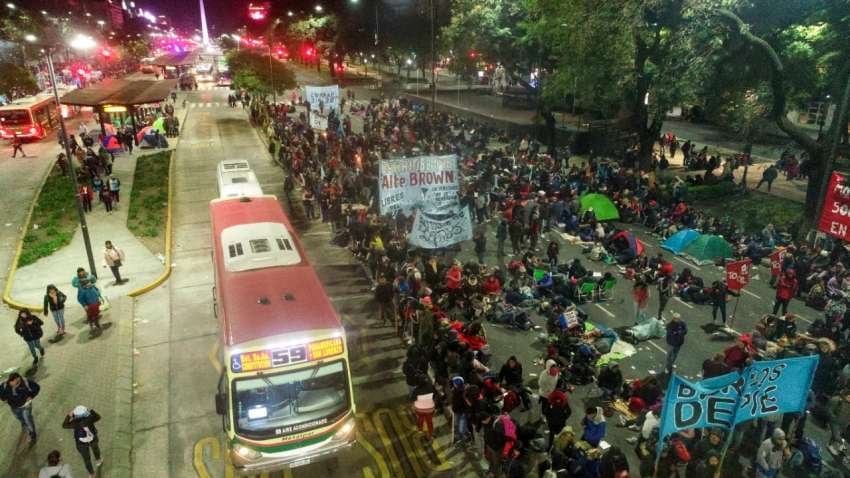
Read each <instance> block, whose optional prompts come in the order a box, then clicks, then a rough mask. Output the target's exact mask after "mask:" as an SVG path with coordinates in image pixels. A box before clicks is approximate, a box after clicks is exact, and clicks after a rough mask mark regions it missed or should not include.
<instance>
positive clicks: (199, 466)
mask: <svg viewBox="0 0 850 478" xmlns="http://www.w3.org/2000/svg"><path fill="white" fill-rule="evenodd" d="M207 446H209V447H210V458H211V459H213V460H218V459H220V457H221V444H220V443H219V441H218V439H217V438H215V437H206V438H202V439H200V440H198V441H197V443H195V450H194V458H193V464H194V465H195V472H197V473H198V477H199V478H210V473H209V470H207V465H206V463H204V449H205V448H206V447H207Z"/></svg>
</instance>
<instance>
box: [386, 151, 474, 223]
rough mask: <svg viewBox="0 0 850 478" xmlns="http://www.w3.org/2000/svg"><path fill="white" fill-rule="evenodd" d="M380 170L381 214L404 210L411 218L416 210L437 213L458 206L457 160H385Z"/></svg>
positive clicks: (450, 157)
mask: <svg viewBox="0 0 850 478" xmlns="http://www.w3.org/2000/svg"><path fill="white" fill-rule="evenodd" d="M378 167H379V169H380V172H379V178H378V191H379V198H380V200H381V214H391V215H395V214H396V213H397V212H398V211H399V210H401V211H402V212H403V213H404V214H405V215H410V214H411V213H412V212H413V209H418V210H423V211H427V212H431V213H437V212H439V211H446V210H447V209H450V208H452V207H453V206H456V205H457V203H458V189H459V181H460V175H459V174H458V170H457V156H454V155H448V156H417V157H415V158H401V159H384V160H381V161H380V162H379V163H378Z"/></svg>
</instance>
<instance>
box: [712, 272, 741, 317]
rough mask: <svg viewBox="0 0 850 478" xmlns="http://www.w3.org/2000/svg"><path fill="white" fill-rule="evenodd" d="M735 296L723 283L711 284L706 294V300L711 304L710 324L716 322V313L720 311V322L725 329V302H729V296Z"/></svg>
mask: <svg viewBox="0 0 850 478" xmlns="http://www.w3.org/2000/svg"><path fill="white" fill-rule="evenodd" d="M730 294H731V295H734V296H737V295H738V293H737V292H735V291H733V290H729V288H728V287H727V286H726V282H725V281H721V280H716V281H714V283H713V284H711V292H709V293H708V300H709V301H710V302H711V323H712V324H713V323H714V321H715V320H717V311H720V320H722V321H723V326H724V327H726V302H727V301H728V300H729V295H730Z"/></svg>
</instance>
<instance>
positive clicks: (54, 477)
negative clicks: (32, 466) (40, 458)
mask: <svg viewBox="0 0 850 478" xmlns="http://www.w3.org/2000/svg"><path fill="white" fill-rule="evenodd" d="M38 478H74V474H73V473H71V465H69V464H67V463H62V456H61V455H60V454H59V450H53V451H51V452H50V453H48V454H47V466H45V467H43V468H42V469H41V471H39V472H38Z"/></svg>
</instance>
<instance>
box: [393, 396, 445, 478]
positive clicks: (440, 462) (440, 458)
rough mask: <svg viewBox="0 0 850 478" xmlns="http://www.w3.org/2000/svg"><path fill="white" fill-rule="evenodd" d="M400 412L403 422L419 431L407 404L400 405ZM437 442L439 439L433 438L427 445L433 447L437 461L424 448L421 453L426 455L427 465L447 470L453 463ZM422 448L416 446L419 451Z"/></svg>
mask: <svg viewBox="0 0 850 478" xmlns="http://www.w3.org/2000/svg"><path fill="white" fill-rule="evenodd" d="M398 414H399V416H400V417H401V420H402V422H404V423H407V424H408V428H409V429H410V430H416V431H418V429H417V428H416V422H415V421H414V419H413V416H414V415H411V411H410V409H409V408H408V407H407V406H405V405H399V407H398ZM436 443H437V440H433V439H432V440H431V443H429V444H428V445H427V446H429V447H431V450H433V451H434V456H436V457H437V462H436V463H434V462H433V461H432V460H431V456H430V455H428V454H427V453H425V450H424V449H422V453H421V455H420V456H423V457H424V458H423V459H422V462H423V463H425V464H426V465H427V466H430V467H431V468H433V469H434V470H437V471H445V470H449V469H451V468H452V464H451V463H449V460H447V459H446V456H445V455H443V451H442V450H441V449H439V448H437V446H436ZM415 445H416V443H414V446H415ZM420 449H421V447H416V450H417V453H418V452H419V450H420Z"/></svg>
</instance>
